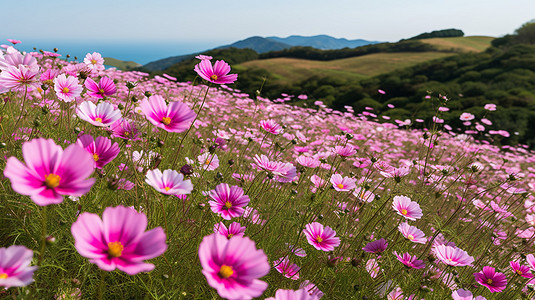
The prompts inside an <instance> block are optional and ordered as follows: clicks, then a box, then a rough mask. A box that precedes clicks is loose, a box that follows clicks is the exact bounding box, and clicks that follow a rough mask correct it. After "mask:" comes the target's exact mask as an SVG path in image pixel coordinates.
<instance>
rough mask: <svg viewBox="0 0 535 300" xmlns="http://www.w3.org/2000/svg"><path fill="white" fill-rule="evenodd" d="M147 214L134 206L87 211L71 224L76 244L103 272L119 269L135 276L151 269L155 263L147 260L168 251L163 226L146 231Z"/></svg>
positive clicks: (80, 251) (83, 254) (77, 248)
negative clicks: (95, 211)
mask: <svg viewBox="0 0 535 300" xmlns="http://www.w3.org/2000/svg"><path fill="white" fill-rule="evenodd" d="M146 228H147V216H145V214H143V213H140V212H137V211H136V210H134V209H133V208H131V207H124V206H117V207H108V208H106V209H105V210H104V213H103V214H102V219H100V217H99V216H98V215H97V214H92V213H88V212H84V213H82V214H80V216H78V219H77V220H76V222H74V223H73V224H72V226H71V233H72V235H73V236H74V241H75V243H74V246H75V247H76V250H77V251H78V253H80V255H82V256H83V257H87V258H89V261H90V262H91V263H94V264H96V265H97V266H98V267H99V268H101V269H102V270H104V271H113V270H115V269H116V268H117V269H119V270H121V271H123V272H125V273H127V274H128V275H135V274H137V273H139V272H149V271H152V270H153V269H154V265H153V264H149V263H146V262H144V260H146V259H151V258H154V257H157V256H160V255H161V254H162V253H164V252H165V250H167V244H166V243H165V239H166V236H165V233H164V231H163V229H162V228H161V227H156V228H154V229H152V230H149V231H146V232H145V229H146Z"/></svg>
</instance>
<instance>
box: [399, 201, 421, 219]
mask: <svg viewBox="0 0 535 300" xmlns="http://www.w3.org/2000/svg"><path fill="white" fill-rule="evenodd" d="M392 208H393V209H394V210H395V211H396V212H397V213H398V215H401V216H403V217H405V219H409V220H412V221H415V220H417V219H420V218H421V217H422V216H423V214H422V209H421V208H420V205H418V203H416V202H414V201H411V198H409V197H407V196H395V197H394V200H393V202H392Z"/></svg>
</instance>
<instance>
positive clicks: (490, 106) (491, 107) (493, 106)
mask: <svg viewBox="0 0 535 300" xmlns="http://www.w3.org/2000/svg"><path fill="white" fill-rule="evenodd" d="M483 108H484V109H486V110H488V111H495V110H496V104H485V107H483Z"/></svg>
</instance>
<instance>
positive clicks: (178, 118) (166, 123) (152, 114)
mask: <svg viewBox="0 0 535 300" xmlns="http://www.w3.org/2000/svg"><path fill="white" fill-rule="evenodd" d="M139 107H140V108H141V111H142V112H143V114H145V117H146V118H147V120H149V122H151V123H152V125H154V126H156V127H158V128H162V129H164V130H166V131H169V132H183V131H185V130H186V129H188V128H189V127H190V125H191V121H193V119H195V117H196V114H195V112H194V111H193V110H191V109H190V108H189V107H188V106H187V105H186V104H184V103H182V102H177V101H175V102H171V103H169V105H167V104H165V100H164V99H163V97H162V96H159V95H153V96H150V97H149V98H148V99H144V100H143V101H141V103H140V104H139Z"/></svg>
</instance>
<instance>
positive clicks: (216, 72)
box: [194, 59, 238, 84]
mask: <svg viewBox="0 0 535 300" xmlns="http://www.w3.org/2000/svg"><path fill="white" fill-rule="evenodd" d="M194 70H195V72H197V74H199V76H201V77H202V78H203V79H205V80H208V81H209V82H211V83H216V84H226V83H233V82H234V81H236V79H238V74H229V72H230V66H229V65H228V64H227V63H226V62H224V61H222V60H218V61H216V62H215V63H214V66H213V67H212V63H211V62H210V60H209V59H202V60H201V62H200V63H198V64H197V65H195V68H194Z"/></svg>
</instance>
